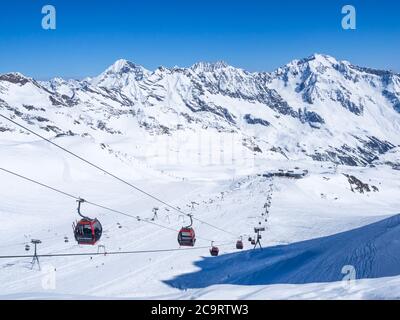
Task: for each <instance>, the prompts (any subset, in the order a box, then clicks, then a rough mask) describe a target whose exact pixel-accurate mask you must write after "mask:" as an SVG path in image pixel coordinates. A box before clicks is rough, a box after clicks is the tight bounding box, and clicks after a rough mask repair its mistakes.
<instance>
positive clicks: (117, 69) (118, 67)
mask: <svg viewBox="0 0 400 320" xmlns="http://www.w3.org/2000/svg"><path fill="white" fill-rule="evenodd" d="M137 69H139V70H142V71H143V70H145V69H144V68H143V67H142V66H139V65H136V64H134V63H133V62H130V61H128V60H125V59H118V60H117V61H115V62H114V63H113V64H112V65H111V66H109V67H108V68H107V69H106V71H105V73H119V74H122V73H129V72H131V71H135V70H137Z"/></svg>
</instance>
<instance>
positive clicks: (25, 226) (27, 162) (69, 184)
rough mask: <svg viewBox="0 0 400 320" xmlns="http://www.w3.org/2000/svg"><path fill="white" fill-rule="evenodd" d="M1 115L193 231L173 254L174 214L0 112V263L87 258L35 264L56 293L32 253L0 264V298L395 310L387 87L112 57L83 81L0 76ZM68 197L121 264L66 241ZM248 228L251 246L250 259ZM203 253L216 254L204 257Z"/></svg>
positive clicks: (396, 165) (314, 71) (345, 76)
mask: <svg viewBox="0 0 400 320" xmlns="http://www.w3.org/2000/svg"><path fill="white" fill-rule="evenodd" d="M0 115H3V116H6V117H8V118H12V119H13V120H14V121H16V122H17V123H20V124H22V125H24V126H26V127H28V128H30V129H32V130H34V131H35V132H38V133H40V134H41V135H43V136H46V137H48V138H50V139H52V140H53V141H55V142H57V143H59V144H60V145H62V146H64V147H65V148H67V149H68V150H71V151H72V152H75V153H76V154H78V155H79V156H81V157H83V158H84V159H88V160H89V161H92V162H93V163H95V164H96V165H98V166H100V167H102V168H105V169H106V170H109V171H110V172H112V173H113V174H115V175H116V176H118V177H123V178H124V179H126V180H127V181H130V182H131V183H132V184H134V185H137V186H139V187H140V188H142V189H143V190H146V192H148V193H149V194H151V195H154V196H157V198H160V199H162V200H163V201H165V202H166V203H168V204H171V205H173V206H176V207H179V208H181V209H182V210H183V211H185V212H191V213H192V214H193V215H194V216H195V217H196V218H198V219H200V220H201V221H204V222H207V223H200V221H199V220H195V221H194V224H193V228H194V229H195V230H196V235H197V241H196V246H195V247H194V248H192V249H190V250H186V249H182V250H181V249H180V248H179V246H178V243H177V241H176V240H177V237H176V231H177V230H179V229H180V228H181V227H182V226H183V225H187V224H188V223H189V221H188V220H189V219H187V217H185V216H184V215H180V214H179V213H177V212H174V211H172V210H169V208H168V207H166V206H164V204H165V203H160V202H157V201H155V199H154V198H152V197H148V196H146V195H143V194H142V193H140V192H137V190H133V189H132V188H129V187H128V186H127V185H126V184H122V183H120V181H117V180H116V179H113V178H111V177H109V176H106V175H104V174H103V172H100V171H99V170H96V169H94V168H91V167H89V166H88V165H87V164H86V163H84V162H82V161H79V160H78V159H76V158H74V157H72V156H71V155H70V154H66V153H65V152H62V151H61V150H58V149H57V148H54V146H52V145H50V144H48V143H47V142H45V141H42V140H41V139H39V138H38V137H36V136H33V135H32V134H29V133H28V132H26V131H24V130H23V129H22V128H20V127H19V126H15V125H14V124H13V123H11V122H9V121H7V120H5V119H4V118H2V117H0V145H1V148H0V169H2V170H0V178H1V181H2V183H1V184H0V199H1V201H0V243H1V245H0V256H3V257H4V256H15V255H24V254H25V255H26V254H28V253H32V249H33V248H32V244H31V242H30V241H31V239H40V240H41V241H42V243H41V244H40V245H39V248H38V250H39V253H40V254H60V253H70V254H81V253H86V254H89V255H90V256H81V255H76V256H58V257H55V256H53V257H41V258H40V259H41V260H40V261H41V263H42V267H43V271H45V272H47V271H46V270H49V271H51V272H50V273H52V272H53V271H54V273H55V274H54V276H55V279H56V286H55V287H54V288H49V286H48V285H47V284H46V283H45V284H43V273H41V272H38V270H37V269H36V266H35V267H34V268H33V269H31V267H32V266H31V264H30V262H31V260H32V258H31V257H28V258H27V257H26V256H23V257H20V258H10V259H4V260H2V261H0V297H1V298H11V299H14V298H75V299H77V298H79V299H83V298H85V299H86V298H88V299H92V298H105V297H113V298H116V297H117V298H152V299H153V298H155V299H171V298H183V299H203V298H208V299H210V298H211V299H215V298H225V299H226V298H235V299H249V298H257V299H258V298H259V299H266V298H297V299H298V298H302V299H303V298H304V299H315V298H319V299H320V298H324V297H327V298H335V299H343V298H356V299H360V298H373V299H379V298H382V299H383V298H385V299H388V298H396V299H398V298H399V297H400V291H399V288H400V286H399V283H400V276H399V274H398V273H399V272H398V271H399V266H400V260H399V259H397V258H396V257H397V251H398V248H399V245H398V236H397V233H398V230H399V228H400V227H399V226H400V219H399V216H398V214H399V207H400V198H399V197H398V194H399V190H400V171H399V169H400V135H399V132H400V130H399V129H400V76H399V75H398V74H395V73H392V72H388V71H378V70H373V69H368V68H361V67H358V66H354V65H352V64H350V63H349V62H346V61H337V60H336V59H334V58H332V57H329V56H325V55H317V54H316V55H313V56H311V57H309V58H306V59H302V60H295V61H292V62H290V63H289V64H287V65H285V66H283V67H281V68H279V69H278V70H275V71H274V72H271V73H267V72H248V71H245V70H242V69H238V68H234V67H232V66H229V65H228V64H226V63H224V62H216V63H204V62H201V63H196V64H195V65H193V66H192V67H190V68H178V67H175V68H171V69H167V68H163V67H160V68H158V69H156V70H154V71H149V70H146V69H145V68H143V67H141V66H139V65H136V64H134V63H131V62H129V61H126V60H118V61H117V62H116V63H114V64H113V65H112V66H110V67H109V68H108V69H106V70H105V71H104V72H103V73H101V74H100V75H98V76H97V77H93V78H85V79H83V80H66V79H62V78H55V79H52V80H50V81H36V80H34V79H32V78H29V77H26V76H24V75H22V74H20V73H10V74H3V75H0ZM332 163H336V164H338V165H332ZM3 168H4V169H5V170H3ZM394 169H395V170H394ZM10 172H15V173H17V174H19V175H22V176H26V177H28V178H30V179H34V180H37V181H39V182H41V183H44V184H46V185H49V186H51V187H54V188H55V189H56V190H62V192H64V193H63V194H60V193H58V192H55V189H52V190H49V189H48V188H44V186H43V185H36V184H33V183H32V181H26V180H24V179H22V178H21V176H15V175H14V174H11V173H10ZM294 178H296V179H294ZM68 194H69V195H74V196H76V197H78V196H79V197H82V198H84V199H86V200H87V201H91V202H93V203H98V204H101V206H90V203H89V202H88V203H86V204H85V205H84V208H83V210H84V213H85V214H86V213H87V214H88V216H90V217H96V218H98V219H99V221H101V223H102V226H103V236H102V239H101V240H100V242H99V244H101V246H103V250H107V252H115V253H118V251H120V253H121V255H119V254H115V255H108V254H107V255H102V254H101V255H93V253H94V252H95V251H96V247H94V248H93V247H88V246H82V245H78V244H77V243H76V242H75V241H74V239H73V233H72V230H71V224H72V222H73V221H74V220H76V219H79V216H78V215H77V213H76V202H75V199H71V197H70V196H67V195H68ZM270 197H272V205H271V208H270V210H269V212H267V213H266V211H265V208H266V202H268V201H270V200H271V198H270ZM194 203H196V206H194ZM155 206H158V208H159V211H158V216H157V217H155V216H154V212H153V209H154V207H155ZM107 208H112V209H113V211H110V210H107ZM118 212H119V213H127V214H128V215H126V214H122V215H121V214H118ZM390 216H392V217H391V218H390ZM138 217H140V218H138ZM153 220H154V222H155V223H157V224H159V227H157V226H156V225H154V224H153V223H147V222H150V221H153ZM212 226H214V228H213V227H212ZM255 226H265V228H266V230H265V232H264V233H263V235H262V245H263V248H267V249H266V250H255V251H252V250H250V249H252V246H251V244H250V243H249V242H248V241H247V240H248V239H249V238H248V237H249V236H250V237H252V236H253V237H254V227H255ZM216 227H217V228H216ZM224 231H225V232H224ZM239 237H242V238H243V240H244V245H245V247H244V251H238V250H236V247H235V243H236V241H237V240H238V239H239ZM214 241H215V242H214ZM211 243H213V244H214V245H217V246H219V248H220V256H219V257H210V258H204V256H205V255H209V252H208V249H209V246H210V244H211ZM26 245H31V247H30V248H28V250H27V249H26ZM105 248H106V249H105ZM97 249H100V247H97ZM26 250H27V251H28V252H27V251H26ZM29 250H30V251H29ZM137 250H140V252H136V253H135V254H132V255H131V254H122V253H123V252H125V253H126V252H127V251H137ZM159 250H167V251H165V252H161V251H159ZM171 250H172V251H171ZM0 260H1V259H0ZM348 266H353V267H354V270H355V272H356V275H357V277H356V279H357V282H356V283H351V286H350V287H346V286H345V282H343V281H342V280H343V279H345V276H346V273H343V270H348V269H343V267H348ZM372 278H374V279H372ZM349 285H350V284H349Z"/></svg>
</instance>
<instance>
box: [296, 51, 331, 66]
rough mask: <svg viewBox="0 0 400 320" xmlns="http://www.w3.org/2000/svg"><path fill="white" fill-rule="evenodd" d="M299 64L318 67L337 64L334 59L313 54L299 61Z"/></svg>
mask: <svg viewBox="0 0 400 320" xmlns="http://www.w3.org/2000/svg"><path fill="white" fill-rule="evenodd" d="M301 62H308V63H316V64H319V65H332V64H337V63H338V61H337V60H336V59H335V58H334V57H332V56H329V55H326V54H321V53H314V54H313V55H311V56H309V57H308V58H305V59H303V60H301Z"/></svg>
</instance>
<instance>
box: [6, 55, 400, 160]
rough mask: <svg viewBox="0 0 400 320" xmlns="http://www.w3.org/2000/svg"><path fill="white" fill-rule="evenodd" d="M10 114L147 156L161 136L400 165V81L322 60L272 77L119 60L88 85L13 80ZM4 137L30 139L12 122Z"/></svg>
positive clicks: (221, 67) (243, 149) (262, 153)
mask: <svg viewBox="0 0 400 320" xmlns="http://www.w3.org/2000/svg"><path fill="white" fill-rule="evenodd" d="M0 106H1V109H0V112H1V113H2V114H4V115H6V116H9V117H12V118H13V119H16V120H18V121H19V122H21V123H22V124H24V125H29V126H31V127H32V128H34V129H35V130H38V131H42V133H45V132H47V134H48V135H49V136H62V135H70V136H81V137H85V138H92V141H95V142H96V143H98V144H99V145H101V144H103V143H104V142H106V141H107V139H109V137H110V136H116V135H117V136H119V137H120V138H121V139H123V138H129V139H133V140H134V141H135V142H137V143H139V144H141V141H146V142H143V143H142V144H143V147H145V146H144V144H146V145H147V144H148V141H149V140H148V139H149V137H151V139H153V140H154V139H159V141H160V143H159V144H160V145H162V146H165V142H166V141H177V142H176V145H177V146H179V147H180V148H182V147H183V146H185V145H187V146H188V148H187V149H188V152H196V149H199V148H201V145H204V139H203V141H202V142H199V143H198V145H196V146H193V144H194V142H196V141H199V140H201V139H199V136H200V137H203V136H206V137H207V138H206V139H215V140H218V137H220V140H223V141H227V140H228V141H230V143H231V149H235V152H240V153H243V154H244V157H246V156H248V157H260V158H267V159H268V158H271V159H278V160H279V159H290V160H299V159H301V160H306V159H310V160H317V161H331V162H334V163H337V164H346V165H351V166H366V165H369V164H373V163H374V162H378V163H387V164H390V165H392V166H397V165H399V156H398V151H396V150H398V148H397V147H398V146H399V145H400V135H399V132H400V75H398V74H395V73H392V72H389V71H380V70H374V69H369V68H362V67H358V66H354V65H352V64H351V63H349V62H347V61H338V60H336V59H335V58H333V57H330V56H326V55H321V54H314V55H312V56H310V57H308V58H306V59H302V60H294V61H292V62H290V63H288V64H287V65H285V66H283V67H281V68H279V69H278V70H276V71H274V72H272V73H268V72H248V71H246V70H243V69H239V68H235V67H232V66H230V65H228V64H226V63H225V62H222V61H219V62H216V63H204V62H200V63H196V64H195V65H193V66H192V67H190V68H178V67H175V68H171V69H169V68H164V67H159V68H158V69H156V70H154V71H149V70H146V69H145V68H143V67H141V66H139V65H136V64H134V63H132V62H129V61H126V60H118V61H116V62H115V63H114V64H113V65H111V66H110V67H109V68H107V69H106V70H105V71H104V72H103V73H101V74H100V75H98V76H97V77H94V78H86V79H84V80H82V81H78V80H64V79H61V78H55V79H53V80H51V81H48V82H42V81H35V80H34V79H31V78H28V77H26V76H24V75H22V74H20V73H10V74H3V75H1V76H0ZM0 131H1V132H2V133H3V134H7V133H11V134H13V135H14V134H15V133H16V132H20V130H19V129H17V128H15V127H14V126H13V125H12V124H10V123H7V122H6V121H3V120H1V121H0ZM182 137H184V138H182ZM165 148H167V149H168V148H169V150H166V151H165V152H170V151H171V150H172V149H173V148H174V147H172V146H169V147H165ZM389 152H390V153H391V155H390V159H391V160H390V161H386V160H385V159H386V158H387V157H388V156H387V154H388V153H389Z"/></svg>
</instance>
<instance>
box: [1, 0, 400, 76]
mask: <svg viewBox="0 0 400 320" xmlns="http://www.w3.org/2000/svg"><path fill="white" fill-rule="evenodd" d="M45 4H53V5H54V6H55V7H56V9H57V29H56V30H43V29H42V28H41V19H42V14H41V8H42V6H43V5H45ZM345 4H352V5H354V6H355V7H356V9H357V29H356V30H347V31H345V30H343V29H342V28H341V19H342V14H341V8H342V6H343V5H345ZM0 15H1V19H0V73H4V72H10V71H19V72H22V73H24V74H26V75H29V76H32V77H34V78H37V79H48V78H51V77H55V76H62V77H75V78H80V77H84V76H92V75H96V74H98V73H100V72H102V71H103V70H104V69H105V68H106V67H107V66H108V65H110V64H112V63H113V62H114V61H115V60H117V59H119V58H126V59H128V60H130V61H133V62H135V63H138V64H141V65H143V66H144V67H146V68H148V69H154V68H157V67H158V66H160V65H164V66H167V67H172V66H175V65H179V66H190V65H191V64H193V63H195V62H197V61H216V60H225V61H227V62H228V63H229V64H232V65H234V66H238V67H242V68H245V69H248V70H251V71H260V70H264V71H272V70H273V69H275V68H277V67H279V66H281V65H283V64H285V63H287V62H289V61H290V60H292V59H294V58H303V57H306V56H309V55H310V54H312V53H314V52H318V53H326V54H330V55H333V56H335V57H337V58H339V59H346V60H350V61H351V62H353V63H355V64H359V65H363V66H369V67H375V68H384V69H393V70H395V71H397V72H400V58H399V57H400V19H399V16H400V1H395V0H347V1H341V0H324V1H322V0H320V1H317V0H304V1H296V0H280V1H268V0H263V1H261V0H260V1H257V0H247V1H239V0H230V1H227V0H202V1H196V0H142V1H134V0H130V1H128V0H113V1H101V0H64V1H60V0H45V1H42V0H13V1H11V0H3V1H0Z"/></svg>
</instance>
